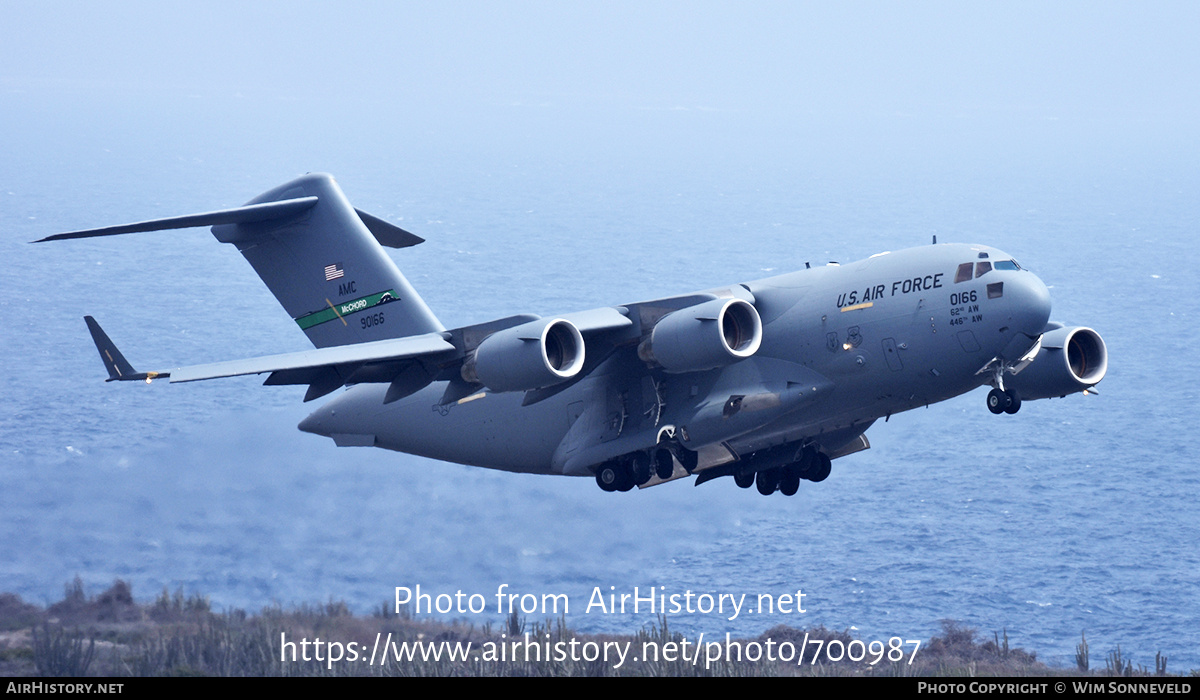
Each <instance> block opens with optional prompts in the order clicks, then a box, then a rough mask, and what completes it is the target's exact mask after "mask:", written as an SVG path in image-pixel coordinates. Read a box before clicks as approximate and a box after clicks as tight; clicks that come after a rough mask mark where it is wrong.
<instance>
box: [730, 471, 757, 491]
mask: <svg viewBox="0 0 1200 700" xmlns="http://www.w3.org/2000/svg"><path fill="white" fill-rule="evenodd" d="M733 483H735V484H737V485H738V488H740V489H748V488H750V487H751V486H753V485H754V472H734V473H733Z"/></svg>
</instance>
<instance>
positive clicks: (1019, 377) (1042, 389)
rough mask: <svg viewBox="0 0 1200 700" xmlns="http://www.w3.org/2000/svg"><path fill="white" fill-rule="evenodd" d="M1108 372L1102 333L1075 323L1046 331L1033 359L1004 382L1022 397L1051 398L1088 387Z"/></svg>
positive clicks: (1106, 353) (1024, 398)
mask: <svg viewBox="0 0 1200 700" xmlns="http://www.w3.org/2000/svg"><path fill="white" fill-rule="evenodd" d="M1107 371H1108V349H1107V348H1106V347H1105V345H1104V340H1103V339H1101V338H1100V334H1099V333H1097V332H1096V331H1094V330H1092V329H1091V328H1084V327H1082V326H1072V327H1067V328H1058V329H1055V330H1052V331H1048V332H1046V333H1044V334H1043V335H1042V347H1041V349H1040V350H1038V353H1037V355H1035V356H1034V358H1033V361H1032V362H1030V363H1029V365H1027V366H1026V367H1025V369H1023V370H1021V371H1020V372H1019V373H1017V374H1016V375H1015V376H1013V377H1011V378H1009V379H1006V380H1005V381H1004V385H1005V387H1006V388H1011V389H1016V391H1017V393H1018V394H1020V396H1021V398H1022V399H1023V400H1028V399H1048V398H1052V397H1055V396H1066V395H1067V394H1074V393H1075V392H1078V391H1083V390H1084V389H1088V388H1090V387H1092V386H1093V385H1095V384H1096V383H1097V382H1099V381H1100V380H1101V379H1104V373H1105V372H1107Z"/></svg>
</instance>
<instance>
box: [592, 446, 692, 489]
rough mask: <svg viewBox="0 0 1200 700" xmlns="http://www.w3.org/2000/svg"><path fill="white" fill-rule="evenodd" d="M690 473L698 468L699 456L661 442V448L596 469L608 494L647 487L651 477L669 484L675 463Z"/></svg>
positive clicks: (602, 487)
mask: <svg viewBox="0 0 1200 700" xmlns="http://www.w3.org/2000/svg"><path fill="white" fill-rule="evenodd" d="M676 459H678V460H679V463H680V464H681V465H683V468H684V469H686V470H687V471H688V473H689V474H690V473H691V472H692V471H693V470H695V468H696V464H697V462H698V461H699V456H698V455H697V454H696V453H695V452H692V451H691V450H688V449H685V448H683V447H678V449H677V451H673V450H671V449H670V448H669V447H666V446H665V445H664V444H662V443H660V444H659V446H658V447H655V448H653V449H650V450H643V451H641V452H633V453H631V454H627V455H623V456H621V457H617V458H616V459H611V460H609V461H607V462H605V463H604V464H601V465H600V466H599V467H597V468H596V483H597V484H598V485H599V486H600V488H601V489H603V490H605V491H629V490H631V489H633V487H634V486H644V485H645V484H646V483H647V482H649V481H650V479H651V477H655V476H657V477H658V478H659V479H662V480H663V481H666V480H667V479H670V478H671V475H672V474H674V473H675V460H676Z"/></svg>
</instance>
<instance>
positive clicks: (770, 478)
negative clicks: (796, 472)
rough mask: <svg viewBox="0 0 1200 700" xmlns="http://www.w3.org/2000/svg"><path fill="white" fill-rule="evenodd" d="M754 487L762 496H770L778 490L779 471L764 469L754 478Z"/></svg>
mask: <svg viewBox="0 0 1200 700" xmlns="http://www.w3.org/2000/svg"><path fill="white" fill-rule="evenodd" d="M754 485H755V486H757V487H758V492H759V493H761V494H762V495H764V496H770V495H771V494H773V493H775V490H776V489H778V488H779V470H778V469H764V470H762V471H760V472H759V473H758V474H755V476H754Z"/></svg>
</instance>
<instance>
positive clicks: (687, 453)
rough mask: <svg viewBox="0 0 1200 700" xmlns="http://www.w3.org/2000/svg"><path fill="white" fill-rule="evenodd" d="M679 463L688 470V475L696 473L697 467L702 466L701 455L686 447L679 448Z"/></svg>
mask: <svg viewBox="0 0 1200 700" xmlns="http://www.w3.org/2000/svg"><path fill="white" fill-rule="evenodd" d="M678 457H679V463H680V464H682V465H683V468H684V469H686V470H687V473H688V474H691V473H692V472H694V471H696V465H697V464H700V453H699V452H693V451H692V450H689V449H688V448H686V447H680V448H679V455H678Z"/></svg>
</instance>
